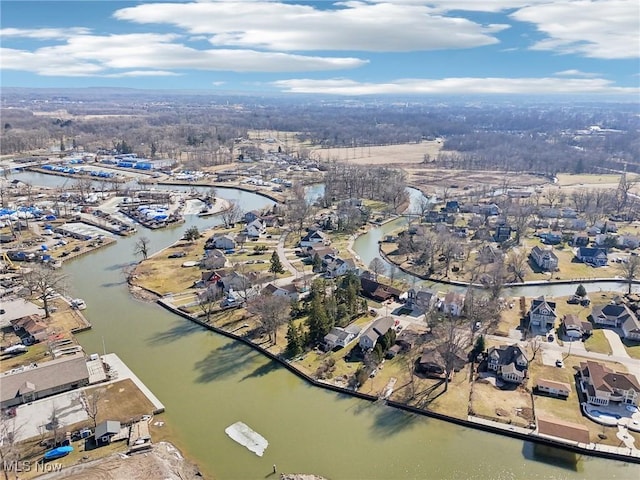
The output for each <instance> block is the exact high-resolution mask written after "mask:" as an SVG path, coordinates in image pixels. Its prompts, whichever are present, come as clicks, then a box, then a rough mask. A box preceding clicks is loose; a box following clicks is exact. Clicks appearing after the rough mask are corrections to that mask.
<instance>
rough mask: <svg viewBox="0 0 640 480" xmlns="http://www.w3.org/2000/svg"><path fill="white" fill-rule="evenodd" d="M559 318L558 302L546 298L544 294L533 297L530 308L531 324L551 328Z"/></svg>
mask: <svg viewBox="0 0 640 480" xmlns="http://www.w3.org/2000/svg"><path fill="white" fill-rule="evenodd" d="M557 318H558V314H557V313H556V302H551V301H548V300H546V299H545V298H544V295H542V296H541V297H538V298H535V299H533V301H532V302H531V309H530V310H529V322H531V325H535V326H537V327H540V328H544V329H546V330H550V329H552V328H553V326H554V325H555V323H556V319H557Z"/></svg>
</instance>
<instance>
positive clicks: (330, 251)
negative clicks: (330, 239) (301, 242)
mask: <svg viewBox="0 0 640 480" xmlns="http://www.w3.org/2000/svg"><path fill="white" fill-rule="evenodd" d="M303 252H304V254H305V255H306V256H307V257H311V258H314V257H315V256H316V255H318V257H319V258H323V257H325V256H327V255H337V254H338V250H337V249H335V248H333V247H328V246H326V245H325V244H324V243H314V244H313V245H311V246H310V247H306V248H305V249H304V250H303Z"/></svg>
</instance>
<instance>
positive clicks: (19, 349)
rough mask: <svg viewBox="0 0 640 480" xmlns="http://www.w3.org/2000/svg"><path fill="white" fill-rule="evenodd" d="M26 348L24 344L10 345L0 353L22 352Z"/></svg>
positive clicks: (13, 353)
mask: <svg viewBox="0 0 640 480" xmlns="http://www.w3.org/2000/svg"><path fill="white" fill-rule="evenodd" d="M27 350H28V349H27V347H26V346H25V345H12V346H10V347H7V348H5V349H4V350H3V351H2V353H3V354H6V355H17V354H19V353H24V352H26V351H27Z"/></svg>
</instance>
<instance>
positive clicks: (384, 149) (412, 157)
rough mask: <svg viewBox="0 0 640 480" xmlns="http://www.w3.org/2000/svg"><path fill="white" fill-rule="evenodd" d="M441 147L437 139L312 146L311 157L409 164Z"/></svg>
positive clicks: (375, 163) (361, 162)
mask: <svg viewBox="0 0 640 480" xmlns="http://www.w3.org/2000/svg"><path fill="white" fill-rule="evenodd" d="M441 148H442V143H441V142H439V141H423V142H420V143H403V144H399V145H381V146H372V147H340V148H314V149H313V150H312V157H315V158H318V159H319V160H324V161H328V160H334V159H335V160H338V161H345V162H349V163H354V164H357V165H391V164H394V165H410V164H416V163H418V164H419V163H422V162H423V161H424V155H425V154H428V155H430V156H431V157H435V156H436V155H438V153H440V150H441Z"/></svg>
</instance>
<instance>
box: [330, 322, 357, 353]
mask: <svg viewBox="0 0 640 480" xmlns="http://www.w3.org/2000/svg"><path fill="white" fill-rule="evenodd" d="M359 333H360V327H358V326H357V325H349V326H348V327H346V328H341V327H333V328H332V329H331V331H330V332H329V333H327V334H326V335H325V336H324V345H325V349H326V351H329V350H333V349H334V348H338V347H341V348H345V347H346V346H347V345H348V344H349V343H351V342H352V341H353V340H354V339H355V338H356V337H357V336H358V334H359Z"/></svg>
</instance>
